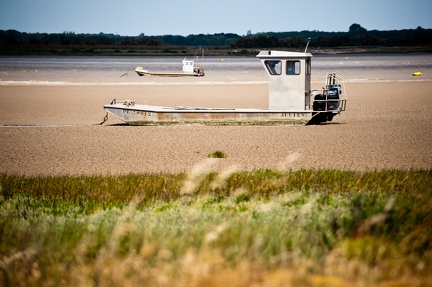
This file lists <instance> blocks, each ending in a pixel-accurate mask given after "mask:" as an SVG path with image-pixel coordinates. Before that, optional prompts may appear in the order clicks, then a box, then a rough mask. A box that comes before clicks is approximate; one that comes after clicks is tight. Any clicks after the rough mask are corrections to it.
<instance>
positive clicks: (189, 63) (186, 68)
mask: <svg viewBox="0 0 432 287" xmlns="http://www.w3.org/2000/svg"><path fill="white" fill-rule="evenodd" d="M194 68H195V67H194V61H193V60H186V58H184V60H183V72H184V73H186V74H193V73H194Z"/></svg>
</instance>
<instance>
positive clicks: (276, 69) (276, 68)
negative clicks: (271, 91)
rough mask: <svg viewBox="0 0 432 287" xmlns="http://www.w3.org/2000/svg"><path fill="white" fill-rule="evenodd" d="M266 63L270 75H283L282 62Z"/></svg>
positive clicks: (268, 61) (270, 61)
mask: <svg viewBox="0 0 432 287" xmlns="http://www.w3.org/2000/svg"><path fill="white" fill-rule="evenodd" d="M264 63H265V66H266V68H267V70H268V71H269V73H270V75H280V74H281V73H282V64H281V61H277V60H267V61H265V62H264Z"/></svg>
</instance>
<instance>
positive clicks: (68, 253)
mask: <svg viewBox="0 0 432 287" xmlns="http://www.w3.org/2000/svg"><path fill="white" fill-rule="evenodd" d="M431 186H432V176H431V171H398V170H390V171H376V172H349V171H335V170H299V171H291V172H277V171H271V170H265V171H264V170H258V171H255V172H229V171H227V172H224V173H220V174H215V173H212V174H201V173H199V172H195V173H190V174H175V175H163V174H147V175H127V176H86V177H71V176H63V177H21V176H12V175H0V188H1V191H0V239H1V241H0V282H1V284H2V285H4V286H42V285H43V286H58V285H62V286H92V285H97V286H125V285H132V286H136V285H138V286H228V285H229V286H348V285H349V286H368V285H376V286H428V284H429V286H430V285H431V283H430V282H432V275H430V274H431V272H430V271H431V266H432V265H431V264H432V240H431V239H432V189H431Z"/></svg>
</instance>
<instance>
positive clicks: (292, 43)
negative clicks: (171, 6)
mask: <svg viewBox="0 0 432 287" xmlns="http://www.w3.org/2000/svg"><path fill="white" fill-rule="evenodd" d="M308 38H310V39H311V42H310V45H309V47H315V48H319V47H323V48H331V47H346V46H358V47H368V46H385V47H398V46H404V47H413V46H432V29H423V28H422V27H417V29H405V30H392V31H378V30H371V31H368V30H366V29H365V28H363V27H362V26H361V25H359V24H356V23H354V24H352V25H351V26H350V27H349V29H348V31H347V32H322V31H316V30H315V31H301V32H278V33H276V32H266V33H256V34H252V33H251V32H248V33H247V35H246V36H240V35H238V34H233V33H218V34H198V35H188V36H179V35H163V36H147V35H145V34H143V33H142V34H140V35H139V36H120V35H115V34H105V33H99V34H75V33H74V32H63V33H57V34H48V33H24V32H19V31H16V30H7V31H5V30H0V47H1V48H2V49H11V48H15V47H17V48H25V47H27V48H28V47H41V46H46V47H50V46H52V47H59V46H63V47H68V46H69V47H71V46H74V47H80V46H82V47H95V46H105V47H108V46H109V47H118V48H119V49H121V48H127V47H132V46H134V47H137V46H141V47H144V46H145V47H153V48H158V47H159V48H161V47H165V48H166V47H167V46H183V47H225V48H232V49H250V48H297V47H305V45H306V43H307V41H308Z"/></svg>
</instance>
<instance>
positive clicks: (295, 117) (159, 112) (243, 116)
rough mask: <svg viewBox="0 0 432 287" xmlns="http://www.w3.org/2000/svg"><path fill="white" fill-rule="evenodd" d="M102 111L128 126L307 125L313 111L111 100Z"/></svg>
mask: <svg viewBox="0 0 432 287" xmlns="http://www.w3.org/2000/svg"><path fill="white" fill-rule="evenodd" d="M104 109H105V111H107V112H108V113H110V114H112V115H115V116H116V117H118V118H120V119H121V120H122V121H124V122H126V123H128V124H131V125H154V124H176V123H195V122H196V123H213V124H229V123H238V124H265V123H268V124H271V123H275V124H277V123H299V124H306V123H307V122H308V121H309V120H310V119H311V118H312V111H310V112H309V111H288V110H264V109H209V108H188V107H174V108H167V107H159V106H150V105H128V104H124V103H111V104H108V105H104Z"/></svg>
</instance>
